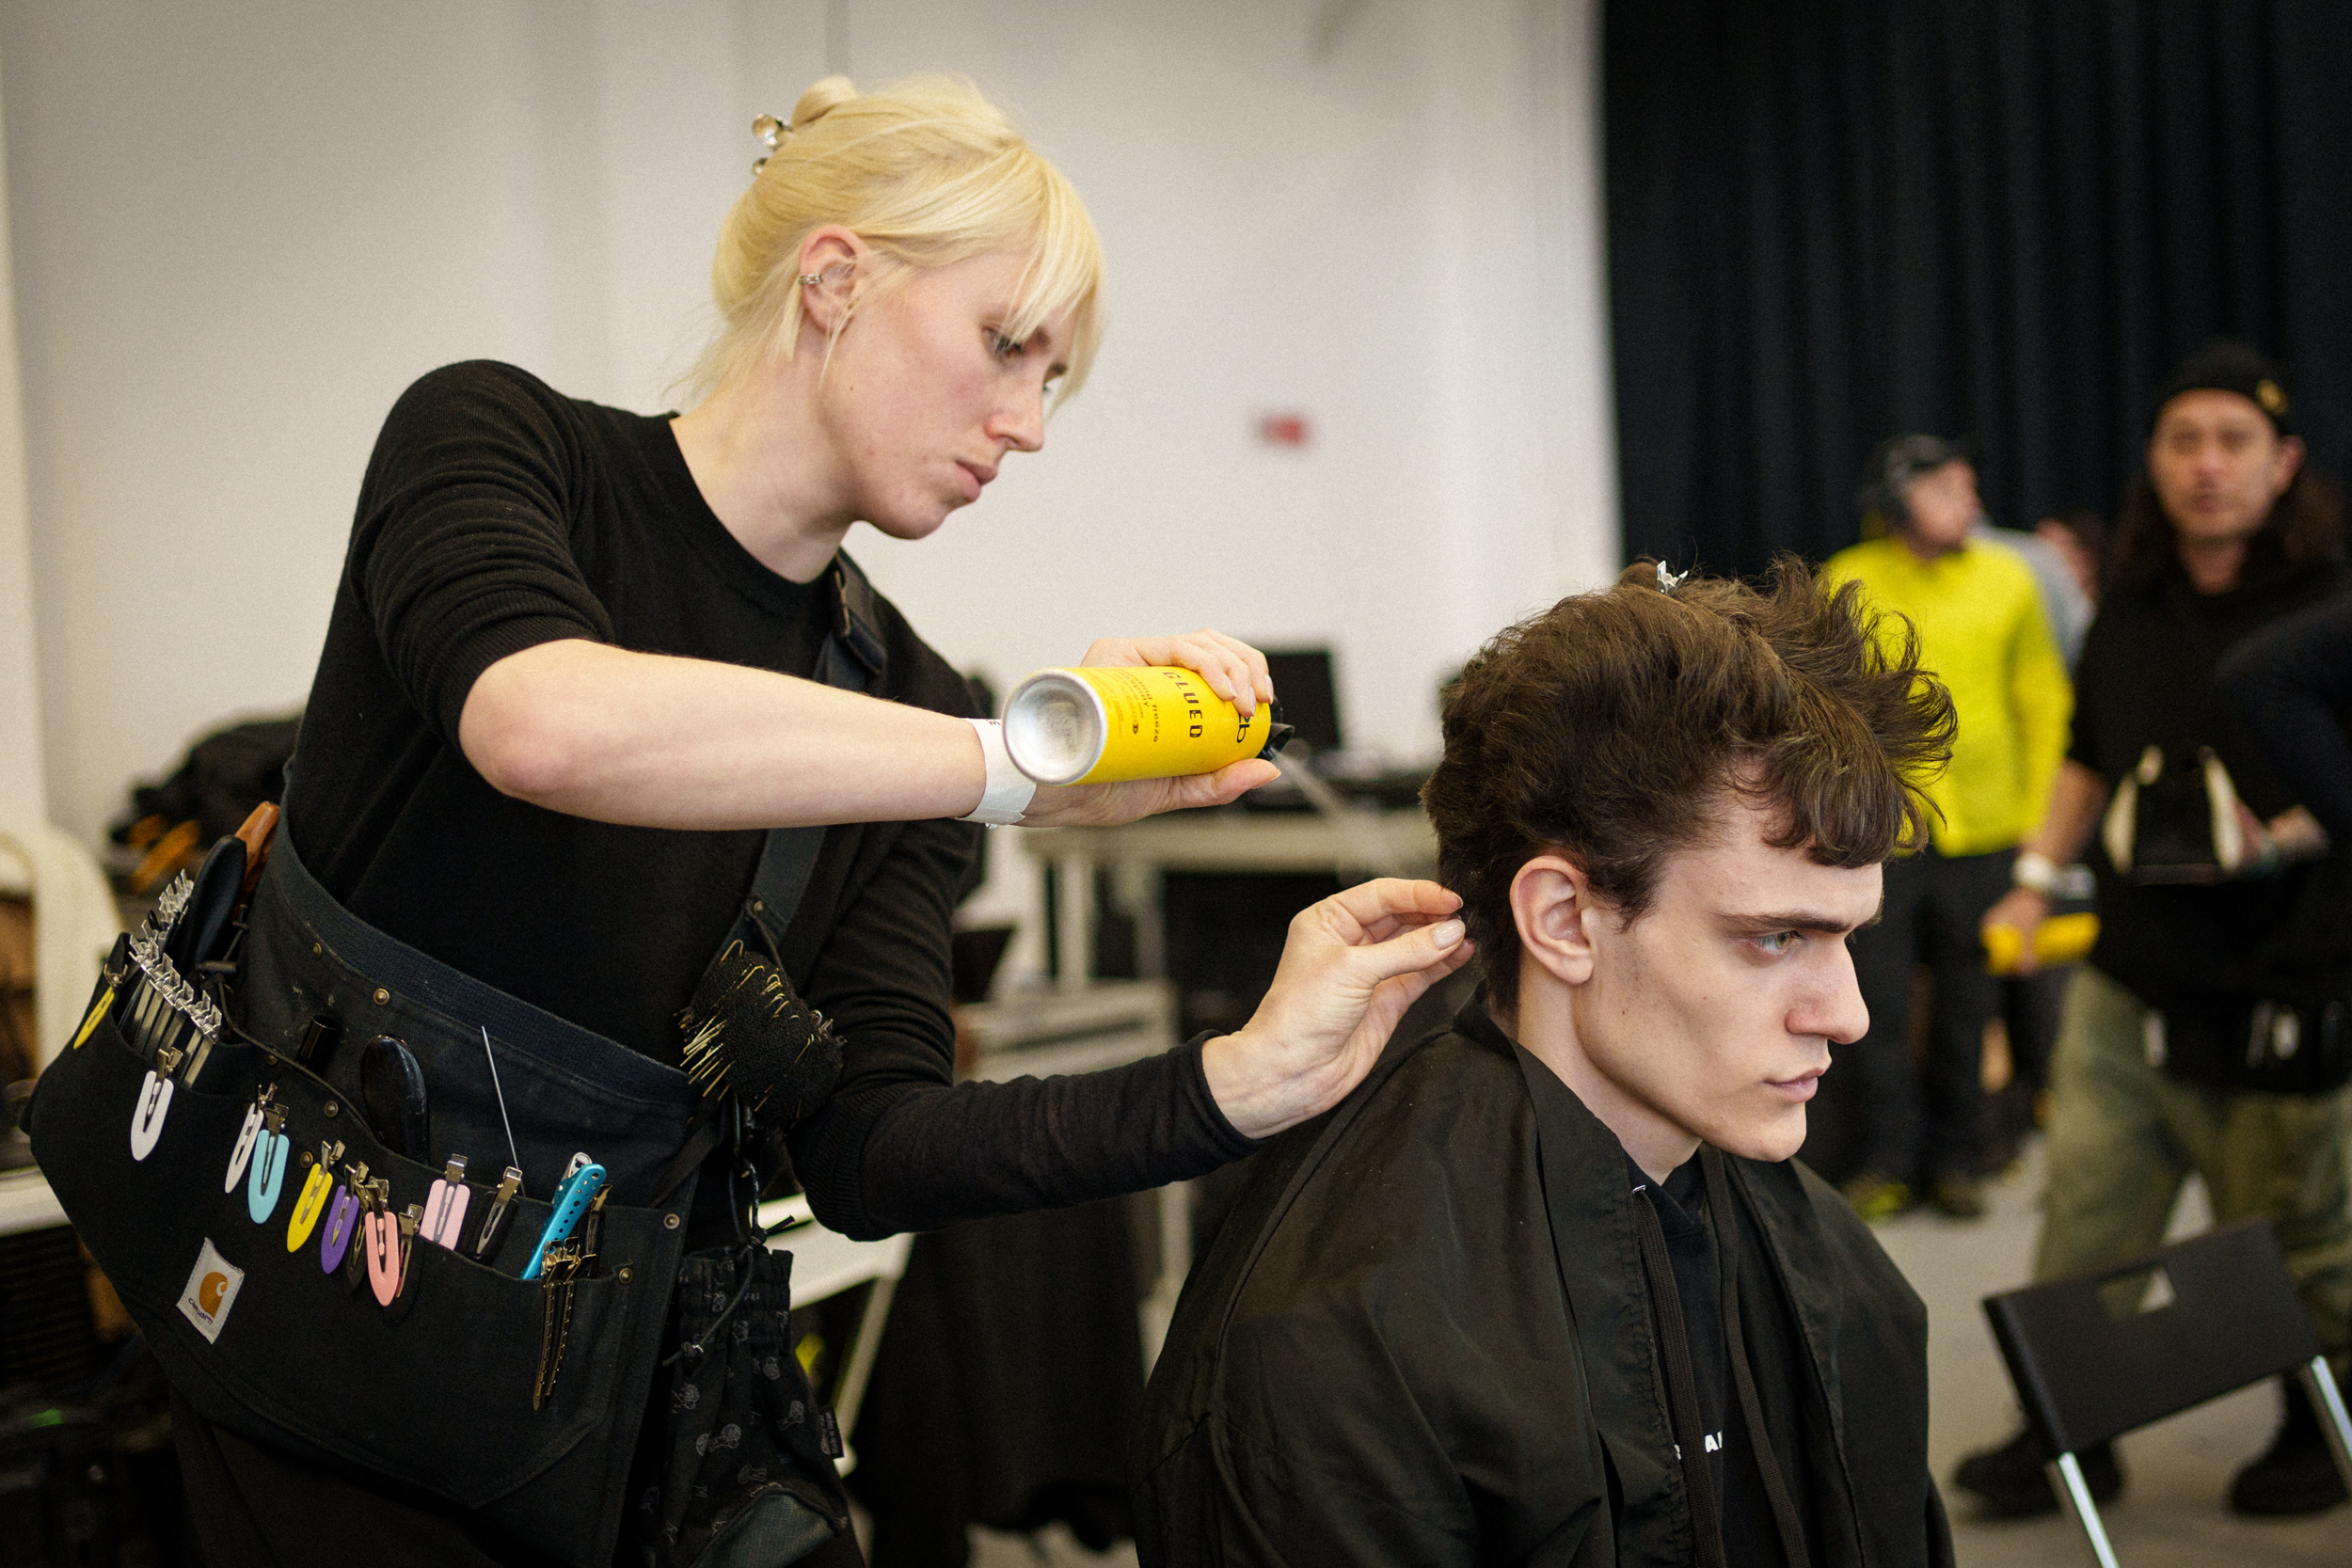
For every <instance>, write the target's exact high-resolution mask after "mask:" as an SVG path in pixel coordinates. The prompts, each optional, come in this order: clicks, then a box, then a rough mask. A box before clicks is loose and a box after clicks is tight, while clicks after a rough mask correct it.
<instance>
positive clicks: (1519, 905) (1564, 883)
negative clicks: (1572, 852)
mask: <svg viewBox="0 0 2352 1568" xmlns="http://www.w3.org/2000/svg"><path fill="white" fill-rule="evenodd" d="M1599 918H1600V911H1599V909H1598V907H1597V905H1596V904H1595V903H1594V902H1593V892H1592V885H1591V884H1590V883H1589V882H1588V881H1586V879H1585V877H1584V868H1583V867H1582V866H1580V865H1578V864H1577V863H1575V862H1574V861H1572V860H1569V859H1568V858H1567V857H1566V856H1565V855H1538V856H1536V857H1535V858H1534V860H1532V861H1529V862H1528V863H1526V864H1525V865H1522V866H1520V867H1519V870H1518V876H1516V877H1514V878H1512V879H1511V921H1512V924H1513V925H1515V926H1517V927H1518V932H1519V948H1520V951H1522V952H1523V953H1525V954H1526V955H1527V957H1528V958H1530V959H1532V960H1533V961H1534V962H1535V963H1538V964H1541V965H1542V966H1543V967H1544V969H1545V971H1546V972H1547V973H1549V974H1551V975H1552V976H1553V977H1554V978H1555V979H1558V980H1561V981H1563V982H1565V983H1566V984H1568V985H1571V986H1581V985H1582V984H1583V983H1584V982H1585V981H1587V980H1590V979H1591V978H1592V977H1593V927H1594V923H1595V922H1596V921H1597V920H1598V919H1599Z"/></svg>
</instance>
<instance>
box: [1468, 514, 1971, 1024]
mask: <svg viewBox="0 0 2352 1568" xmlns="http://www.w3.org/2000/svg"><path fill="white" fill-rule="evenodd" d="M1897 620H1898V623H1899V625H1900V626H1901V628H1902V633H1903V635H1902V639H1901V642H1900V647H1899V652H1898V653H1896V654H1894V655H1893V656H1892V657H1890V656H1889V654H1888V653H1887V652H1886V651H1885V650H1884V649H1883V648H1882V646H1881V643H1880V641H1879V639H1878V635H1877V632H1878V627H1877V617H1876V616H1874V615H1872V614H1871V613H1870V612H1869V611H1867V610H1865V609H1864V608H1863V606H1862V602H1861V590H1860V585H1859V584H1856V583H1848V584H1846V585H1845V586H1844V587H1842V588H1840V589H1839V590H1837V591H1836V593H1835V594H1829V593H1824V592H1823V591H1822V590H1821V589H1820V587H1819V586H1818V585H1817V584H1816V583H1815V582H1814V580H1813V575H1812V573H1811V572H1810V571H1808V570H1807V569H1806V567H1805V565H1804V562H1802V561H1799V560H1798V559H1797V558H1796V557H1794V556H1783V557H1782V558H1781V559H1780V560H1779V561H1777V562H1774V563H1773V566H1772V574H1771V578H1770V580H1769V582H1768V583H1767V584H1766V586H1765V587H1764V588H1763V589H1761V590H1758V589H1756V588H1751V587H1749V586H1747V585H1746V584H1744V583H1740V582H1735V581H1728V580H1725V579H1722V578H1698V577H1692V578H1691V579H1690V580H1688V581H1686V582H1684V583H1682V584H1681V585H1680V586H1678V587H1677V588H1676V589H1675V590H1674V591H1673V592H1672V593H1671V594H1666V593H1661V592H1660V590H1659V574H1658V568H1657V566H1656V564H1655V563H1654V562H1647V561H1643V562H1635V563H1634V564H1633V565H1631V566H1629V567H1627V568H1626V570H1625V573H1624V575H1623V576H1621V577H1619V578H1618V579H1617V581H1616V584H1615V586H1613V587H1612V588H1609V589H1607V590H1605V591H1603V592H1600V593H1595V594H1577V595H1575V596H1573V597H1570V598H1565V599H1563V600H1561V601H1560V602H1559V603H1558V604H1556V605H1553V606H1552V607H1551V608H1550V609H1549V610H1545V611H1543V612H1542V613H1541V614H1538V615H1534V616H1530V617H1529V618H1528V619H1526V620H1524V621H1521V622H1520V623H1519V624H1518V625H1517V626H1512V627H1509V628H1508V629H1506V630H1505V631H1503V632H1502V634H1501V635H1500V636H1498V637H1496V638H1495V639H1494V640H1493V641H1490V642H1488V643H1487V644H1486V647H1484V648H1482V649H1480V650H1479V652H1478V655H1477V657H1474V658H1472V659H1471V660H1470V665H1469V667H1468V668H1466V669H1465V670H1464V671H1463V672H1462V675H1461V679H1460V681H1459V683H1458V684H1457V685H1456V686H1455V687H1454V689H1453V690H1452V691H1451V693H1450V694H1449V697H1448V700H1447V703H1446V708H1445V720H1444V726H1445V760H1444V761H1442V762H1440V763H1439V764H1438V769H1437V771H1436V772H1435V773H1433V774H1432V775H1431V776H1430V779H1429V783H1428V784H1427V785H1425V786H1424V787H1423V788H1422V804H1423V805H1424V806H1425V807H1427V809H1428V812H1429V818H1430V820H1431V821H1432V822H1433V823H1435V824H1436V826H1437V830H1438V876H1439V877H1440V878H1441V879H1443V880H1444V882H1445V884H1446V886H1448V887H1450V888H1452V889H1453V890H1454V892H1455V893H1457V894H1459V895H1461V897H1462V918H1463V920H1464V922H1465V923H1466V924H1467V925H1468V926H1469V927H1470V936H1471V938H1472V939H1473V940H1474V941H1475V942H1477V943H1478V950H1479V954H1480V960H1481V963H1482V965H1483V966H1484V968H1485V970H1486V980H1487V984H1488V986H1489V987H1490V988H1491V989H1493V990H1495V991H1496V992H1497V993H1498V996H1499V997H1500V999H1501V1000H1502V1001H1504V1002H1506V1003H1507V1002H1508V1001H1509V1000H1510V999H1511V996H1512V988H1514V987H1516V985H1517V982H1518V931H1517V929H1516V927H1514V925H1513V923H1512V919H1511V881H1512V879H1513V878H1515V877H1516V876H1518V870H1519V867H1520V866H1522V865H1524V864H1526V863H1528V862H1529V861H1530V860H1532V859H1534V857H1535V856H1537V855H1540V854H1544V853H1546V852H1549V851H1555V850H1556V851H1558V852H1561V853H1563V854H1565V855H1566V856H1567V857H1568V858H1569V859H1570V860H1572V861H1574V862H1575V863H1577V864H1578V865H1580V866H1581V867H1582V868H1583V870H1584V874H1585V876H1586V878H1587V879H1589V881H1590V883H1591V886H1592V889H1593V891H1594V892H1595V893H1596V894H1597V895H1599V896H1600V898H1601V899H1602V900H1604V901H1605V902H1606V903H1607V904H1609V905H1610V906H1612V907H1613V909H1614V910H1615V911H1616V913H1617V915H1618V917H1619V918H1620V919H1622V920H1625V921H1631V920H1633V919H1635V918H1637V917H1639V916H1640V915H1641V914H1642V913H1643V912H1644V911H1645V910H1646V909H1647V908H1648V906H1649V901H1650V898H1651V895H1653V894H1654V893H1655V891H1656V889H1657V882H1658V877H1659V874H1660V872H1661V870H1662V869H1663V867H1664V865H1665V862H1666V857H1667V856H1669V855H1671V854H1673V853H1675V852H1676V851H1677V850H1680V849H1687V848H1691V847H1695V846H1697V845H1699V844H1701V843H1703V842H1704V841H1705V839H1706V836H1707V834H1708V832H1709V831H1710V830H1711V828H1712V826H1713V813H1714V810H1715V808H1716V805H1717V802H1718V801H1719V800H1722V799H1723V797H1724V795H1725V794H1726V793H1727V792H1736V793H1737V794H1739V795H1741V796H1744V797H1746V798H1747V799H1748V800H1752V801H1760V802H1761V801H1768V802H1770V803H1772V805H1774V806H1777V807H1778V808H1779V809H1780V811H1781V812H1782V814H1783V815H1784V817H1785V821H1784V824H1783V826H1782V828H1781V830H1780V832H1778V833H1776V834H1775V835H1773V836H1772V838H1771V840H1770V842H1771V843H1772V844H1773V845H1774V846H1775V847H1781V848H1795V847H1803V848H1804V849H1805V850H1806V852H1807V853H1808V854H1810V855H1811V856H1812V858H1813V859H1814V860H1815V861H1817V862H1819V863H1821V864H1823V865H1836V866H1862V865H1870V864H1874V863H1878V862H1880V861H1883V860H1884V859H1886V858H1887V857H1888V856H1889V855H1891V854H1893V853H1895V852H1896V851H1897V850H1899V849H1905V848H1912V847H1916V846H1917V845H1918V844H1920V843H1921V842H1922V841H1923V839H1924V836H1925V833H1926V830H1927V813H1928V811H1929V810H1930V809H1931V808H1930V807H1929V806H1928V804H1927V801H1926V800H1925V798H1924V797H1922V796H1921V795H1920V794H1919V793H1918V790H1917V788H1916V785H1917V784H1918V783H1920V782H1921V781H1922V780H1923V779H1924V777H1925V776H1926V775H1927V774H1929V773H1930V772H1931V771H1933V770H1934V769H1936V768H1941V767H1942V766H1943V765H1944V764H1945V763H1946V762H1947V761H1948V760H1949V758H1950V756H1951V740H1952V703H1951V698H1950V697H1949V696H1948V695H1947V694H1946V692H1945V690H1944V689H1943V687H1942V686H1940V685H1939V684H1937V683H1936V681H1935V680H1934V679H1933V678H1932V677H1931V676H1929V675H1927V674H1925V673H1922V672H1921V671H1920V669H1919V643H1918V637H1917V635H1916V633H1915V631H1913V629H1912V628H1911V626H1910V625H1909V624H1908V623H1907V622H1901V621H1900V618H1899V617H1898V618H1897Z"/></svg>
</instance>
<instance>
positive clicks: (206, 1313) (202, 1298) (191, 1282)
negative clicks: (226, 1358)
mask: <svg viewBox="0 0 2352 1568" xmlns="http://www.w3.org/2000/svg"><path fill="white" fill-rule="evenodd" d="M244 1283H245V1271H244V1270H243V1269H241V1268H239V1267H237V1266H236V1265H235V1264H234V1263H231V1262H230V1261H229V1259H226V1258H223V1257H222V1256H221V1255H220V1254H219V1253H218V1252H216V1251H215V1250H214V1248H213V1243H212V1242H211V1240H210V1239H209V1238H208V1239H207V1240H206V1241H205V1243H204V1250H203V1251H201V1252H199V1253H198V1254H197V1255H196V1267H195V1268H193V1269H190V1270H189V1271H188V1285H187V1289H186V1290H184V1291H181V1292H180V1315H181V1316H182V1317H183V1318H185V1319H187V1320H188V1322H190V1323H194V1324H196V1331H197V1332H198V1333H199V1334H201V1335H202V1336H204V1338H205V1339H206V1341H207V1342H217V1341H218V1340H219V1338H220V1330H221V1325H222V1324H223V1323H227V1322H228V1321H229V1313H230V1309H231V1308H232V1307H235V1306H236V1305H237V1288H238V1287H239V1286H241V1285H243V1284H244Z"/></svg>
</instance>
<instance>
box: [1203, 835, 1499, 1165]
mask: <svg viewBox="0 0 2352 1568" xmlns="http://www.w3.org/2000/svg"><path fill="white" fill-rule="evenodd" d="M1461 907H1462V900H1461V899H1460V898H1459V897H1458V896H1456V895H1454V894H1452V893H1449V892H1447V891H1446V890H1445V889H1444V888H1442V887H1440V886H1438V884H1437V883H1436V882H1427V881H1406V880H1404V879H1400V878H1393V877H1384V878H1382V879H1379V880H1377V881H1371V882H1361V883H1359V884H1358V885H1356V886H1355V887H1351V888H1347V889H1344V890H1343V891H1341V892H1339V893H1335V894H1333V895H1331V896H1330V897H1328V898H1326V899H1324V900H1323V901H1322V902H1321V903H1317V904H1311V905H1310V906H1308V907H1307V908H1306V909H1304V910H1302V911H1299V912H1298V914H1297V915H1296V916H1295V917H1294V918H1293V919H1292V921H1291V927H1290V934H1289V936H1288V937H1287V938H1286V939H1285V941H1284V942H1283V944H1282V961H1281V964H1280V967H1279V968H1278V969H1277V970H1276V971H1275V973H1274V984H1273V985H1272V986H1270V987H1268V988H1267V990H1266V993H1265V1000H1263V1002H1261V1003H1259V1004H1258V1010H1257V1011H1256V1012H1255V1013H1253V1014H1251V1015H1250V1019H1249V1022H1248V1023H1246V1024H1244V1025H1243V1026H1242V1027H1241V1029H1240V1031H1239V1032H1238V1033H1235V1034H1231V1035H1221V1036H1219V1037H1216V1039H1213V1040H1211V1041H1209V1043H1208V1044H1207V1045H1206V1046H1205V1047H1203V1048H1202V1051H1201V1067H1202V1069H1204V1071H1205V1072H1206V1073H1207V1076H1208V1080H1209V1093H1210V1094H1211V1095H1212V1096H1214V1097H1215V1098H1216V1104H1217V1109H1218V1110H1220V1111H1223V1112H1224V1113H1225V1119H1226V1120H1228V1121H1230V1122H1232V1124H1233V1127H1234V1130H1235V1131H1237V1132H1241V1133H1242V1134H1244V1135H1245V1136H1247V1137H1252V1138H1269V1137H1272V1136H1273V1135H1274V1134H1275V1133H1277V1132H1281V1131H1282V1130H1283V1129H1284V1128H1286V1127H1294V1126H1296V1125H1297V1124H1298V1123H1299V1122H1302V1121H1305V1120H1306V1119H1307V1118H1308V1117H1314V1116H1320V1115H1321V1114H1322V1113H1324V1112H1325V1111H1327V1110H1329V1109H1330V1108H1331V1107H1332V1106H1334V1105H1336V1104H1338V1103H1339V1102H1340V1101H1342V1100H1343V1099H1345V1098H1346V1097H1347V1092H1348V1091H1349V1090H1350V1089H1352V1088H1354V1087H1355V1086H1356V1085H1358V1084H1359V1083H1360V1082H1361V1081H1362V1080H1363V1076H1364V1074H1365V1073H1367V1072H1369V1071H1371V1070H1372V1064H1373V1063H1374V1062H1375V1061H1377V1060H1379V1057H1380V1051H1381V1048H1382V1047H1383V1046H1385V1045H1387V1044H1388V1043H1389V1036H1390V1035H1391V1033H1393V1032H1394V1030H1395V1028H1396V1024H1397V1021H1398V1020H1399V1019H1401V1018H1403V1017H1404V1016H1405V1009H1406V1008H1407V1007H1409V1006H1412V1005H1413V1004H1414V1002H1416V1001H1417V1000H1419V999H1420V997H1421V995H1422V992H1423V991H1425V990H1428V989H1429V988H1430V987H1431V986H1433V985H1435V984H1437V983H1438V981H1439V980H1442V979H1444V978H1445V977H1446V976H1447V975H1449V974H1453V973H1454V971H1455V970H1457V969H1459V968H1461V967H1462V965H1463V964H1465V963H1467V962H1469V961H1470V946H1471V944H1470V941H1469V939H1468V938H1467V937H1466V936H1465V935H1464V934H1463V930H1462V923H1461V921H1460V920H1458V919H1455V918H1454V911H1456V910H1458V909H1460V908H1461Z"/></svg>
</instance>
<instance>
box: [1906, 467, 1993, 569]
mask: <svg viewBox="0 0 2352 1568" xmlns="http://www.w3.org/2000/svg"><path fill="white" fill-rule="evenodd" d="M1903 504H1904V506H1905V507H1907V508H1908V509H1909V510H1910V513H1911V520H1910V521H1909V522H1907V523H1905V524H1904V525H1903V531H1904V532H1906V533H1908V534H1909V535H1910V536H1911V538H1912V540H1913V542H1914V543H1915V545H1916V546H1918V547H1919V548H1920V549H1921V551H1922V552H1923V553H1925V554H1928V555H1942V554H1944V553H1945V552H1947V551H1949V550H1956V549H1958V548H1960V546H1963V545H1964V544H1966V543H1967V542H1968V531H1969V530H1970V529H1973V528H1975V527H1976V526H1977V519H1978V518H1979V517H1981V516H1983V515H1984V502H1983V501H1982V500H1981V499H1979V497H1978V495H1977V468H1976V465H1975V464H1973V463H1970V462H1968V461H1966V460H1965V459H1962V458H1955V459H1954V460H1953V461H1951V462H1949V463H1947V464H1945V465H1944V466H1943V467H1940V468H1930V469H1929V470H1928V471H1927V472H1926V473H1923V474H1921V475H1920V476H1919V477H1918V478H1917V479H1915V480H1913V481H1912V482H1911V483H1910V484H1909V486H1907V487H1906V488H1905V489H1904V491H1903Z"/></svg>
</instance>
